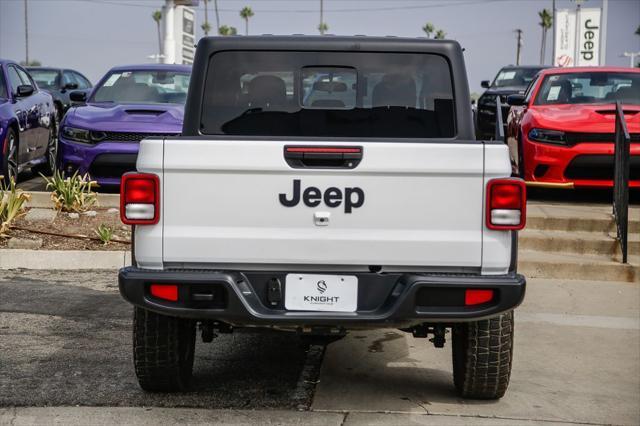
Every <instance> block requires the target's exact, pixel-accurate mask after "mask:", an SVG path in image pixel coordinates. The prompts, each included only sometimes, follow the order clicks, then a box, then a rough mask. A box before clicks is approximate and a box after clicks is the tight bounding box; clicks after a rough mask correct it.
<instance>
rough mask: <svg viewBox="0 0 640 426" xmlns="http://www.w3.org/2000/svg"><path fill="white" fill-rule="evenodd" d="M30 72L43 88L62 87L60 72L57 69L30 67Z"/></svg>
mask: <svg viewBox="0 0 640 426" xmlns="http://www.w3.org/2000/svg"><path fill="white" fill-rule="evenodd" d="M29 74H31V77H33V79H34V80H35V81H36V84H37V85H38V87H40V88H42V89H57V88H58V87H60V73H59V72H58V71H57V70H38V69H30V70H29Z"/></svg>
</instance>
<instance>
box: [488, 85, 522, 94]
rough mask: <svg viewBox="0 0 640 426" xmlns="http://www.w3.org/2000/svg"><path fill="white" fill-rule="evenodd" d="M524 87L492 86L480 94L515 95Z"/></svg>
mask: <svg viewBox="0 0 640 426" xmlns="http://www.w3.org/2000/svg"><path fill="white" fill-rule="evenodd" d="M525 90H526V87H520V86H508V87H494V88H489V89H487V90H485V92H484V93H483V94H482V96H485V95H494V96H495V95H515V94H516V93H524V91H525Z"/></svg>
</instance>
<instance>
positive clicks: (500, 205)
mask: <svg viewBox="0 0 640 426" xmlns="http://www.w3.org/2000/svg"><path fill="white" fill-rule="evenodd" d="M526 206H527V188H526V186H525V184H524V181H523V180H522V179H514V178H505V179H492V180H490V181H489V183H487V205H486V210H487V228H489V229H494V230H512V231H517V230H519V229H522V228H524V225H525V223H526V214H527V208H526Z"/></svg>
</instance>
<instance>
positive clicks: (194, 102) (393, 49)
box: [182, 35, 475, 140]
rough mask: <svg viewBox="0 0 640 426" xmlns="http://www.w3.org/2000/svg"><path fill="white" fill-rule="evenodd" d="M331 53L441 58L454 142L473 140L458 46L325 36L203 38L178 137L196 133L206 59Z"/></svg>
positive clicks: (427, 41) (429, 41)
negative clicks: (449, 90) (236, 53)
mask: <svg viewBox="0 0 640 426" xmlns="http://www.w3.org/2000/svg"><path fill="white" fill-rule="evenodd" d="M232 50H240V51H260V50H266V51H298V52H304V51H311V52H313V51H329V52H331V51H333V52H378V53H416V54H436V55H441V56H443V57H445V58H446V59H447V61H448V63H449V65H450V67H451V80H452V84H453V93H454V96H455V108H456V116H455V122H456V128H457V135H456V137H455V138H454V139H457V140H471V139H475V136H474V130H473V121H472V120H471V116H472V114H471V97H470V95H469V85H468V82H467V71H466V68H465V64H464V57H463V54H462V48H461V47H460V44H459V43H458V42H457V41H455V40H433V39H425V38H404V37H390V36H389V37H369V36H328V35H323V36H321V35H316V36H311V35H282V36H280V35H278V36H275V35H263V36H223V37H220V36H216V37H203V38H201V39H200V41H199V42H198V46H197V49H196V56H195V60H194V63H193V73H192V76H191V82H190V83H189V94H188V95H187V102H186V105H185V113H184V121H183V128H182V134H183V135H184V136H189V137H195V136H203V135H202V134H201V133H200V123H201V120H200V118H201V114H202V110H201V108H202V105H203V97H204V91H205V85H206V78H207V75H208V74H209V73H208V69H209V66H210V59H211V57H212V56H213V55H215V54H216V53H217V52H222V51H232Z"/></svg>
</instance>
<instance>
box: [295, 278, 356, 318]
mask: <svg viewBox="0 0 640 426" xmlns="http://www.w3.org/2000/svg"><path fill="white" fill-rule="evenodd" d="M284 306H285V308H287V309H288V310H290V311H327V312H355V311H356V310H357V308H358V278H357V277H355V276H353V275H315V274H288V275H287V280H286V287H285V296H284Z"/></svg>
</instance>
